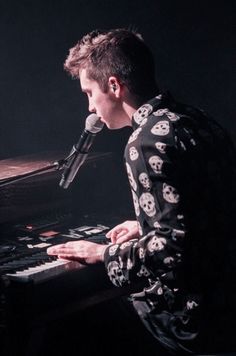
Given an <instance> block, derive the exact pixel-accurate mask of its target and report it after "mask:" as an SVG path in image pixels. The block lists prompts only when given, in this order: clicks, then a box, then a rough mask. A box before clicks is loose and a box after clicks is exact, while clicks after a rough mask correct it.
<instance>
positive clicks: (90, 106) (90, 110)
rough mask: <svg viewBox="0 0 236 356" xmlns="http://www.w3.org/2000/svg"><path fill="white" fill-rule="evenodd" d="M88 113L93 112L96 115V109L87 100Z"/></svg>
mask: <svg viewBox="0 0 236 356" xmlns="http://www.w3.org/2000/svg"><path fill="white" fill-rule="evenodd" d="M88 110H89V112H94V113H96V109H95V107H94V105H93V103H92V102H91V101H90V100H89V107H88Z"/></svg>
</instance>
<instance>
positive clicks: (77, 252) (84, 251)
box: [47, 240, 107, 264]
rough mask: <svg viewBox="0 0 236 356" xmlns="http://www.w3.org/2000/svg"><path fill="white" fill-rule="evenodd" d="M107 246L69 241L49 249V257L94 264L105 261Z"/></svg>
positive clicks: (82, 241)
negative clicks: (53, 256)
mask: <svg viewBox="0 0 236 356" xmlns="http://www.w3.org/2000/svg"><path fill="white" fill-rule="evenodd" d="M106 248H107V246H106V245H99V244H96V243H94V242H89V241H84V240H81V241H69V242H66V243H65V244H61V245H56V246H52V247H49V248H48V249H47V253H48V255H56V256H58V257H59V258H64V259H68V260H73V261H78V262H81V263H84V264H93V263H98V262H102V261H103V256H104V252H105V249H106Z"/></svg>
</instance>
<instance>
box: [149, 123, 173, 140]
mask: <svg viewBox="0 0 236 356" xmlns="http://www.w3.org/2000/svg"><path fill="white" fill-rule="evenodd" d="M169 131H170V124H169V121H166V120H162V121H158V122H157V123H156V124H155V125H154V126H153V128H152V129H151V133H153V135H159V136H165V135H168V133H169Z"/></svg>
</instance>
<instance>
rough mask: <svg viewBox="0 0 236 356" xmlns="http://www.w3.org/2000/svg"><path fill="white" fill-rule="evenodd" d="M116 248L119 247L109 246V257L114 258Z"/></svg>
mask: <svg viewBox="0 0 236 356" xmlns="http://www.w3.org/2000/svg"><path fill="white" fill-rule="evenodd" d="M118 247H119V245H111V247H109V255H110V256H114V254H115V253H116V251H117V249H118Z"/></svg>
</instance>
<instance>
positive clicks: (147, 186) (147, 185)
mask: <svg viewBox="0 0 236 356" xmlns="http://www.w3.org/2000/svg"><path fill="white" fill-rule="evenodd" d="M138 179H139V181H140V183H141V184H142V186H143V187H144V188H145V189H151V185H152V183H151V181H150V180H149V178H148V175H147V173H145V172H142V173H140V175H139V177H138Z"/></svg>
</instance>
